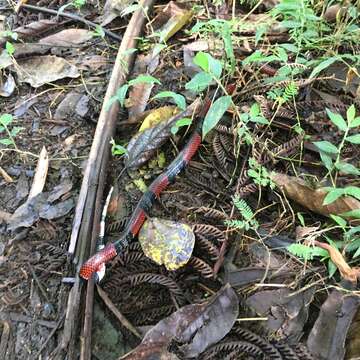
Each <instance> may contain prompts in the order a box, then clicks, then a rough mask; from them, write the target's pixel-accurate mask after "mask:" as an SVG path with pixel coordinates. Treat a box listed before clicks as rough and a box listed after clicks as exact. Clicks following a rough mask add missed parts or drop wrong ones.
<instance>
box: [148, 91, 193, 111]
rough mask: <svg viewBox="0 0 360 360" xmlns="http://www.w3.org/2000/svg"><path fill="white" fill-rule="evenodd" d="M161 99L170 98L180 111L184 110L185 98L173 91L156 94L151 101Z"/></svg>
mask: <svg viewBox="0 0 360 360" xmlns="http://www.w3.org/2000/svg"><path fill="white" fill-rule="evenodd" d="M162 98H172V99H173V101H174V103H175V104H176V106H177V107H178V108H179V109H181V110H185V109H186V100H185V97H184V96H182V95H181V94H177V93H175V92H173V91H162V92H160V93H158V94H156V95H155V96H154V97H153V99H162Z"/></svg>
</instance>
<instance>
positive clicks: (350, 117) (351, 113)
mask: <svg viewBox="0 0 360 360" xmlns="http://www.w3.org/2000/svg"><path fill="white" fill-rule="evenodd" d="M355 114H356V109H355V106H354V104H352V105H351V106H350V107H349V108H348V109H347V111H346V118H347V121H348V124H351V123H352V122H353V121H354V119H355Z"/></svg>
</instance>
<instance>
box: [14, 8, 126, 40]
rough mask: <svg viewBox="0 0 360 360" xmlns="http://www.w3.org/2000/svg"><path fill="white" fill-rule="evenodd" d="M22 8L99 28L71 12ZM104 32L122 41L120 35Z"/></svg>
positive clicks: (108, 31) (105, 30)
mask: <svg viewBox="0 0 360 360" xmlns="http://www.w3.org/2000/svg"><path fill="white" fill-rule="evenodd" d="M21 8H22V9H26V10H29V11H33V12H42V13H46V14H51V15H55V16H62V17H65V18H68V19H71V20H74V21H77V22H81V23H83V24H85V25H87V26H89V27H92V28H94V29H96V27H97V26H99V25H98V24H95V23H93V22H92V21H89V20H86V19H84V18H83V17H81V16H78V15H75V14H71V13H69V12H63V11H61V12H59V11H56V10H52V9H48V8H44V7H40V6H35V5H27V4H26V5H25V4H24V5H21ZM103 31H104V33H105V34H106V35H107V36H109V37H111V38H113V39H114V40H117V41H121V37H120V36H119V35H116V34H115V33H113V32H112V31H110V30H107V29H104V28H103Z"/></svg>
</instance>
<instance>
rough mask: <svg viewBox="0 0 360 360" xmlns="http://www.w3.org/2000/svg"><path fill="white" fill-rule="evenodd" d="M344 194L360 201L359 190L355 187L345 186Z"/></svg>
mask: <svg viewBox="0 0 360 360" xmlns="http://www.w3.org/2000/svg"><path fill="white" fill-rule="evenodd" d="M344 191H345V194H346V195H349V196H352V197H354V198H356V199H358V200H360V188H358V187H357V186H347V187H346V188H344Z"/></svg>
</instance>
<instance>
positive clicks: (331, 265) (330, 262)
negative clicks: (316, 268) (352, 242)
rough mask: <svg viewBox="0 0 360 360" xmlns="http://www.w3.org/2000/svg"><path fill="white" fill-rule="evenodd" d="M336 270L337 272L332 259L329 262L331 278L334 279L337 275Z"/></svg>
mask: <svg viewBox="0 0 360 360" xmlns="http://www.w3.org/2000/svg"><path fill="white" fill-rule="evenodd" d="M336 270H337V267H336V265H335V264H334V262H333V261H332V260H331V259H329V261H328V273H329V278H332V277H333V276H334V275H335V273H336Z"/></svg>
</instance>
